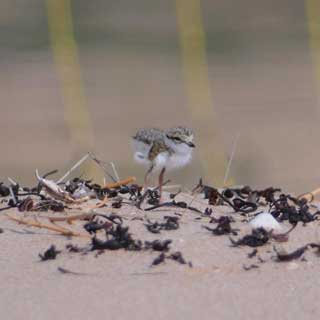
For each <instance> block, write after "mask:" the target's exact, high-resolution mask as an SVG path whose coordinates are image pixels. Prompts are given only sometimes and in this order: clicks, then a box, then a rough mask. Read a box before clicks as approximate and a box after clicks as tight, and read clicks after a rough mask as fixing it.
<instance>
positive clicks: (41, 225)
mask: <svg viewBox="0 0 320 320" xmlns="http://www.w3.org/2000/svg"><path fill="white" fill-rule="evenodd" d="M6 216H7V217H8V218H9V219H10V220H12V221H15V222H18V223H19V224H24V225H27V226H29V227H35V228H40V229H48V230H50V231H54V232H57V233H60V234H61V235H63V236H67V237H72V236H73V237H83V236H86V235H83V234H81V233H79V232H76V231H73V230H71V229H67V228H65V227H62V226H58V225H55V224H46V223H42V222H40V221H38V220H36V219H32V220H30V219H24V218H22V217H15V216H12V215H10V214H8V213H6Z"/></svg>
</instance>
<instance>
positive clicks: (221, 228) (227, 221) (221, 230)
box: [203, 216, 239, 236]
mask: <svg viewBox="0 0 320 320" xmlns="http://www.w3.org/2000/svg"><path fill="white" fill-rule="evenodd" d="M233 221H234V220H233V219H232V218H230V217H228V216H221V217H220V218H219V219H216V218H212V219H211V220H210V222H214V223H217V224H218V225H217V227H216V228H210V227H207V226H203V228H204V229H207V230H209V231H211V232H212V233H213V234H214V235H216V236H221V235H224V234H233V235H235V236H236V235H238V231H239V229H233V228H232V227H231V222H233Z"/></svg>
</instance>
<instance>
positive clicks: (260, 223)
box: [249, 212, 282, 231]
mask: <svg viewBox="0 0 320 320" xmlns="http://www.w3.org/2000/svg"><path fill="white" fill-rule="evenodd" d="M249 223H250V225H251V227H252V228H253V229H258V228H263V229H265V230H266V231H271V230H274V231H280V230H282V226H281V225H280V223H279V222H278V221H277V220H276V219H275V218H274V217H273V216H272V215H271V214H270V213H268V212H262V213H260V214H259V215H257V216H256V217H254V218H253V219H252V220H251V221H250V222H249Z"/></svg>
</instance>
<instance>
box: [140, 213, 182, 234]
mask: <svg viewBox="0 0 320 320" xmlns="http://www.w3.org/2000/svg"><path fill="white" fill-rule="evenodd" d="M164 220H165V221H164V222H157V221H156V222H151V221H150V220H147V222H148V223H146V224H145V226H146V228H147V230H148V231H149V232H151V233H160V231H161V230H177V229H178V228H179V218H178V217H172V216H165V217H164Z"/></svg>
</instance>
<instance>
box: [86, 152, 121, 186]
mask: <svg viewBox="0 0 320 320" xmlns="http://www.w3.org/2000/svg"><path fill="white" fill-rule="evenodd" d="M89 156H90V158H91V160H93V161H94V162H95V163H96V164H97V165H98V166H99V167H100V168H101V169H102V170H103V171H104V172H105V174H106V175H107V176H108V177H109V178H110V179H111V180H112V181H113V182H117V180H116V179H115V178H114V177H113V176H112V175H111V174H110V173H109V172H108V170H107V167H106V165H105V162H104V161H102V160H99V159H98V158H97V157H96V156H95V155H94V154H93V153H90V154H89Z"/></svg>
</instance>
